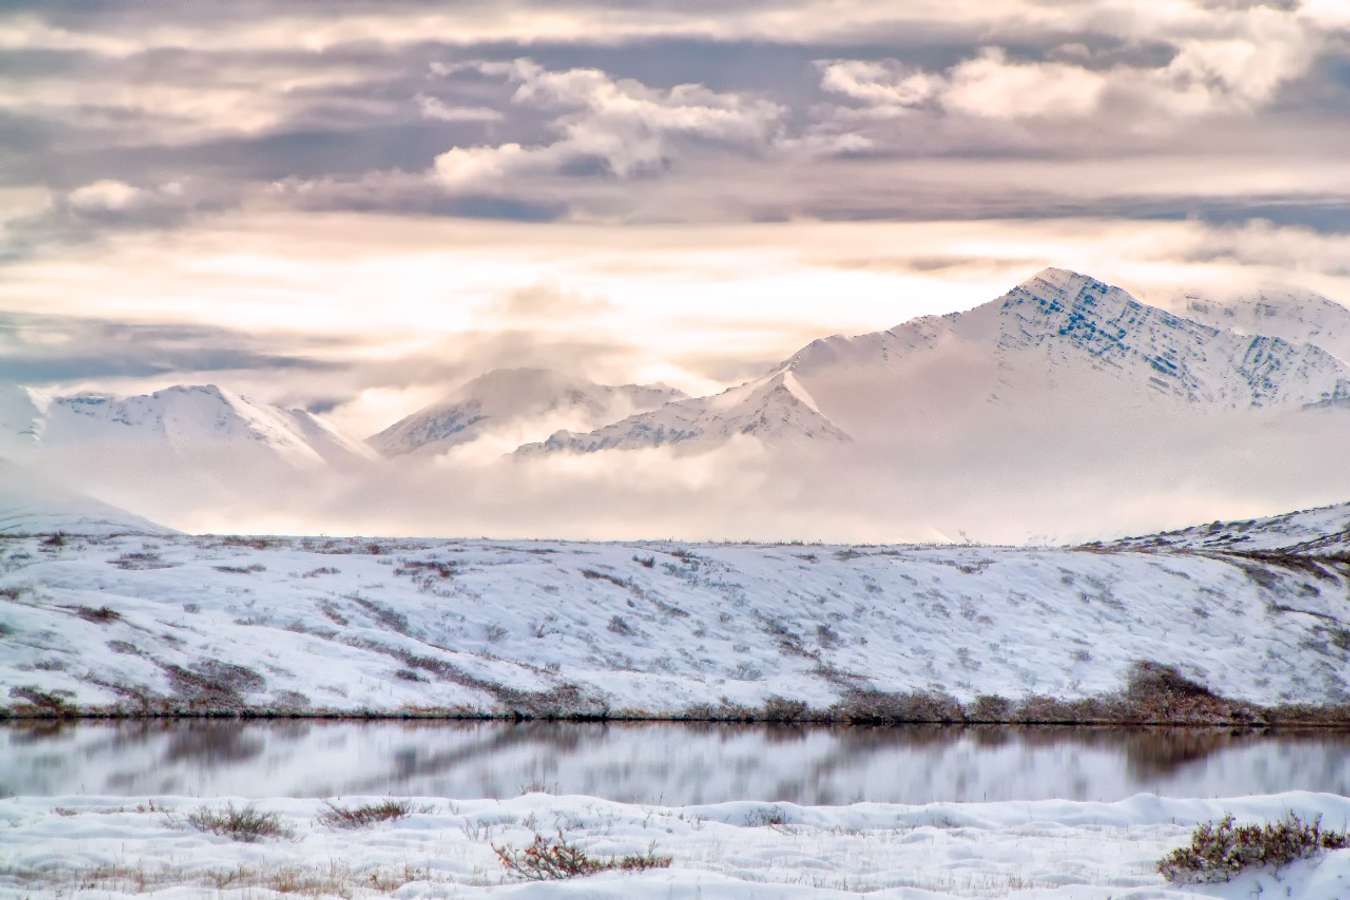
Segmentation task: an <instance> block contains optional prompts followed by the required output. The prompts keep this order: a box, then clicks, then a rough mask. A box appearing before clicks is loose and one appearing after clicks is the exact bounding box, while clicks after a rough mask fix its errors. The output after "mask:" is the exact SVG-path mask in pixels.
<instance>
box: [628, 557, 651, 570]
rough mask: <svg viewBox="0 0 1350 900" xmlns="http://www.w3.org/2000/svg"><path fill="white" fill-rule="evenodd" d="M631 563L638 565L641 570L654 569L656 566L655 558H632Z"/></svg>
mask: <svg viewBox="0 0 1350 900" xmlns="http://www.w3.org/2000/svg"><path fill="white" fill-rule="evenodd" d="M633 562H635V563H637V564H638V565H640V566H642V568H644V569H651V568H654V567H655V566H656V557H655V556H634V557H633Z"/></svg>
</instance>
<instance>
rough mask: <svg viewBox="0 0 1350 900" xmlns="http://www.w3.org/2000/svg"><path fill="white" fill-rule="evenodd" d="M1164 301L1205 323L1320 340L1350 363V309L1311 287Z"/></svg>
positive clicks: (1185, 296)
mask: <svg viewBox="0 0 1350 900" xmlns="http://www.w3.org/2000/svg"><path fill="white" fill-rule="evenodd" d="M1166 303H1167V306H1168V307H1169V308H1171V309H1175V310H1176V311H1177V312H1178V313H1180V314H1181V315H1183V316H1186V317H1187V318H1189V319H1194V320H1195V321H1197V322H1203V323H1205V324H1206V325H1212V326H1214V327H1216V328H1225V329H1228V330H1230V331H1234V332H1236V333H1238V334H1264V335H1269V336H1271V337H1278V338H1283V339H1284V340H1286V341H1291V342H1297V343H1306V344H1316V345H1317V346H1319V347H1321V348H1322V349H1323V350H1325V351H1327V352H1328V353H1330V354H1332V355H1333V356H1335V357H1337V358H1338V359H1339V360H1340V361H1341V362H1343V363H1346V364H1350V308H1347V307H1345V306H1343V305H1341V304H1340V303H1337V302H1335V301H1334V300H1328V299H1327V298H1326V297H1323V296H1322V295H1320V294H1316V293H1314V292H1312V291H1308V290H1303V289H1301V288H1287V287H1284V288H1274V287H1272V288H1262V289H1260V290H1257V291H1255V292H1252V293H1239V294H1224V293H1215V292H1211V291H1203V292H1202V291H1183V292H1181V293H1179V294H1176V295H1174V296H1172V297H1169V298H1168V299H1167V301H1166Z"/></svg>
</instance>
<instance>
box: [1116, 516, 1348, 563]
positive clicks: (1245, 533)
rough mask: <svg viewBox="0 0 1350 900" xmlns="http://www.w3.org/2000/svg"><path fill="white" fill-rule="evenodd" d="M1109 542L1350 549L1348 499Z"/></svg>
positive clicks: (1313, 551)
mask: <svg viewBox="0 0 1350 900" xmlns="http://www.w3.org/2000/svg"><path fill="white" fill-rule="evenodd" d="M1110 546H1111V547H1113V548H1117V549H1127V548H1128V549H1168V550H1217V551H1229V550H1235V551H1244V552H1247V551H1250V552H1255V553H1267V552H1281V553H1299V554H1309V555H1313V556H1333V555H1338V554H1341V555H1344V554H1350V503H1338V504H1336V505H1334V506H1323V507H1319V508H1317V509H1305V510H1300V511H1298V512H1291V513H1285V514H1284V515H1281V516H1270V517H1267V518H1262V519H1243V520H1241V521H1236V522H1211V523H1209V524H1208V525H1194V526H1191V527H1190V528H1181V529H1178V530H1176V531H1166V532H1163V533H1161V534H1150V535H1144V536H1143V537H1132V538H1125V539H1124V540H1120V541H1112V542H1111V543H1110Z"/></svg>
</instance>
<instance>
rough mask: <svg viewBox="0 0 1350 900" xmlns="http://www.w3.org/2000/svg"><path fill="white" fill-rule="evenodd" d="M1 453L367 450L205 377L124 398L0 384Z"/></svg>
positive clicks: (278, 460) (327, 462)
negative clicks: (44, 393) (45, 394)
mask: <svg viewBox="0 0 1350 900" xmlns="http://www.w3.org/2000/svg"><path fill="white" fill-rule="evenodd" d="M0 426H3V440H4V452H7V453H9V454H10V455H18V456H20V457H21V458H22V457H28V456H37V457H41V456H42V455H43V454H46V453H57V454H59V453H65V452H73V453H77V454H84V453H88V452H91V451H97V452H99V453H110V454H113V455H118V454H134V455H135V456H137V457H138V458H141V459H153V460H156V461H158V462H160V463H162V464H168V465H174V464H181V465H189V466H191V465H196V464H198V463H200V462H201V461H203V460H229V461H231V463H232V464H233V465H235V466H250V465H280V466H284V467H287V468H294V469H306V468H317V467H324V466H346V465H352V464H354V463H357V462H359V461H361V460H366V459H370V458H371V457H373V456H374V454H373V453H372V452H371V451H370V450H369V449H368V448H366V447H365V446H364V445H363V444H361V443H359V442H357V441H353V440H350V439H349V438H346V437H344V436H343V435H341V434H339V433H338V432H337V431H335V430H334V429H333V428H331V427H329V426H328V425H327V424H325V423H324V422H322V421H321V420H319V419H318V418H316V417H315V416H313V415H311V414H310V413H308V412H306V411H304V410H302V409H283V408H281V407H278V406H273V405H271V404H267V403H260V402H258V401H255V400H251V399H249V398H247V397H244V396H242V395H240V394H236V393H234V392H232V391H228V390H224V389H222V388H219V387H216V386H215V385H213V384H208V385H190V386H187V385H178V386H175V387H170V388H166V389H164V390H162V391H155V392H154V393H152V394H140V395H137V396H132V397H114V396H112V395H109V394H92V393H81V394H71V395H68V396H56V397H51V398H49V399H48V400H46V402H42V401H41V400H40V398H39V397H38V396H37V395H36V394H34V393H32V392H30V391H28V390H27V389H25V388H22V387H18V386H14V385H9V386H6V387H4V388H3V389H0Z"/></svg>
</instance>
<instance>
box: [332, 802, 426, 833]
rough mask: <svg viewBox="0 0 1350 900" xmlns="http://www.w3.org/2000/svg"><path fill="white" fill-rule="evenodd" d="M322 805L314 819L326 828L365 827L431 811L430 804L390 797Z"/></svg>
mask: <svg viewBox="0 0 1350 900" xmlns="http://www.w3.org/2000/svg"><path fill="white" fill-rule="evenodd" d="M324 806H325V807H327V808H326V809H325V810H324V811H323V812H321V813H319V815H318V816H317V817H316V821H317V822H318V823H319V824H320V825H323V826H326V827H328V828H365V827H367V826H369V825H374V824H376V823H377V822H393V821H396V820H398V819H403V818H407V817H408V816H410V815H412V814H413V813H418V812H420V813H428V812H431V807H430V806H414V805H413V803H412V801H410V800H394V799H392V798H391V799H388V800H381V801H380V802H379V803H366V804H363V805H361V806H338V805H337V804H336V803H325V804H324Z"/></svg>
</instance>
